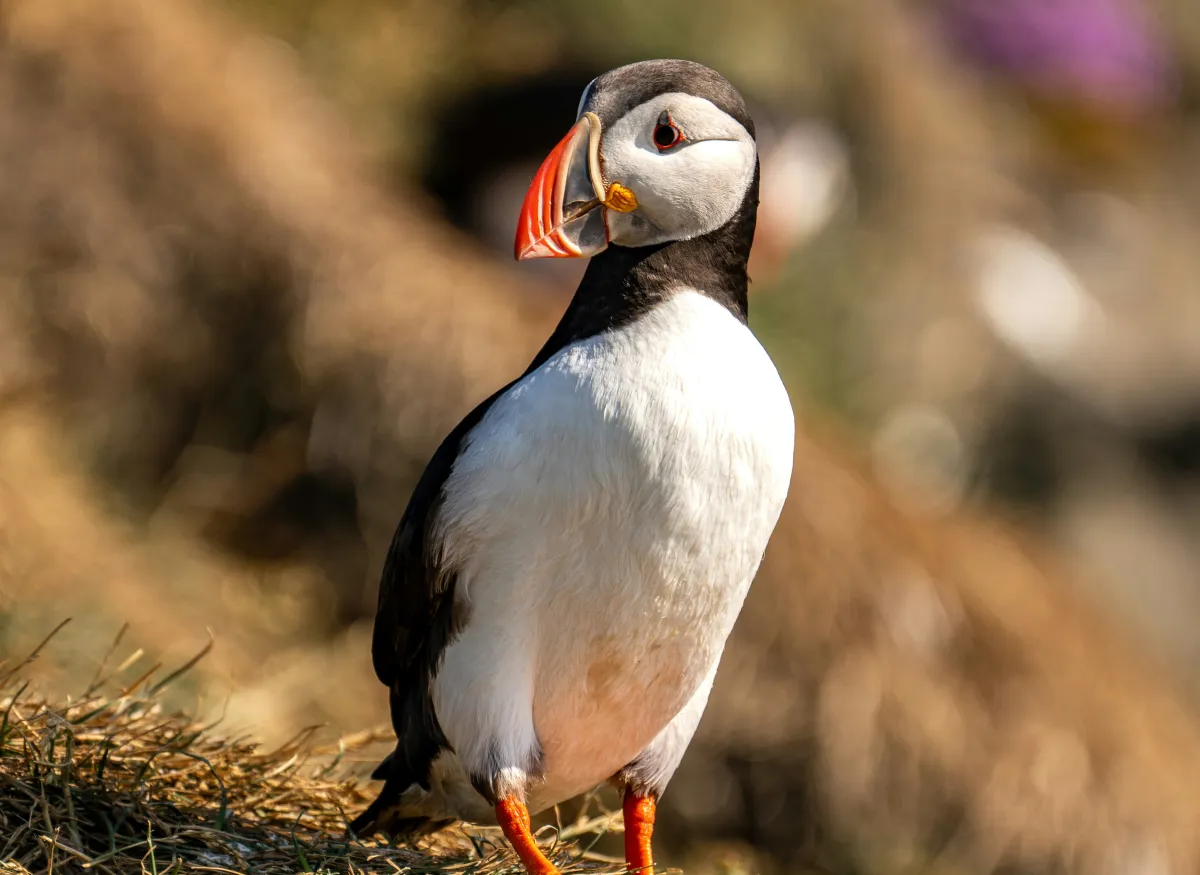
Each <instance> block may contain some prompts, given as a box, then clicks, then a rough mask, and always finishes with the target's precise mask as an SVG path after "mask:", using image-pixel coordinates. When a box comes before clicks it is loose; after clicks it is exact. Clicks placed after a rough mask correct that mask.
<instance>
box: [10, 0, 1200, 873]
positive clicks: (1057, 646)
mask: <svg viewBox="0 0 1200 875" xmlns="http://www.w3.org/2000/svg"><path fill="white" fill-rule="evenodd" d="M650 56H684V57H690V58H694V59H696V60H700V61H703V62H706V63H708V64H710V65H712V66H714V67H717V68H718V69H720V70H722V71H723V72H724V73H726V74H727V75H728V76H729V77H730V78H731V79H732V80H733V81H734V82H735V83H736V84H737V85H738V86H739V87H740V88H741V89H742V90H743V92H744V93H745V95H746V96H747V98H748V99H749V101H750V102H751V104H752V108H753V111H754V114H755V117H756V119H757V121H758V127H759V135H760V137H759V139H760V146H761V151H762V161H763V194H762V200H763V203H762V206H761V217H760V227H759V233H758V238H757V243H756V248H755V253H754V258H753V261H752V276H753V277H754V279H755V284H754V288H753V300H752V322H753V325H754V327H755V329H756V330H757V331H758V333H759V334H760V336H762V337H763V338H764V341H765V342H766V344H767V345H768V347H769V348H770V351H771V353H772V355H773V357H774V358H775V360H776V361H777V362H778V363H779V364H780V367H781V369H782V370H783V371H784V373H785V377H786V379H787V381H788V383H789V386H790V387H791V389H792V393H793V397H794V400H795V403H796V407H797V410H798V413H799V416H800V420H801V423H802V424H803V425H804V432H803V434H802V437H801V439H800V442H799V444H798V446H797V470H796V476H795V480H794V483H793V489H792V498H791V500H790V502H789V507H788V509H787V511H786V512H785V515H784V518H783V520H782V521H781V524H780V530H779V532H778V534H777V537H776V538H775V541H774V543H773V546H772V548H771V550H770V551H769V553H768V557H767V561H766V563H765V565H764V569H763V573H762V575H761V576H760V579H759V581H758V582H757V584H756V587H755V590H754V592H753V593H752V595H751V598H750V600H749V602H748V604H747V608H746V614H745V616H744V617H743V620H742V622H741V623H740V624H739V627H738V630H737V632H736V633H735V636H734V639H733V640H732V641H731V644H730V649H729V653H728V654H727V658H726V664H725V667H724V668H723V671H722V675H721V677H720V678H719V680H718V685H717V689H716V691H715V693H714V697H713V704H712V708H711V709H710V713H709V715H708V717H707V718H706V721H705V724H704V726H703V728H702V730H701V733H700V735H699V737H698V739H697V742H696V744H695V747H694V749H693V751H692V752H691V753H690V754H689V757H688V760H687V761H686V762H685V765H684V767H683V769H682V770H681V773H680V775H679V777H678V779H677V782H676V785H675V786H674V787H673V788H672V792H671V793H669V794H668V797H667V799H666V800H665V806H664V812H663V818H662V825H661V831H662V834H663V847H664V853H665V854H666V855H667V859H669V860H670V861H671V862H677V861H678V862H684V863H686V864H687V865H688V866H689V868H693V869H703V868H705V867H710V866H717V865H719V864H720V861H721V860H727V861H732V862H729V865H731V866H737V867H742V866H746V867H751V868H763V867H766V868H768V869H770V868H778V869H780V870H784V871H791V870H795V869H797V868H799V867H801V866H804V865H808V864H810V863H812V862H814V861H819V862H823V863H825V864H827V865H832V866H834V867H836V868H838V869H839V870H851V869H853V870H857V871H879V872H892V871H897V870H898V869H900V868H905V867H908V866H910V865H917V864H918V863H930V861H933V863H934V864H936V865H939V866H943V865H944V866H949V867H951V868H955V869H966V870H968V871H973V870H976V869H978V870H980V871H991V870H994V869H1002V868H1010V869H1011V868H1016V869H1021V870H1038V871H1042V870H1049V869H1055V871H1063V870H1069V871H1079V872H1084V871H1087V872H1091V871H1099V870H1101V869H1104V870H1105V871H1107V869H1108V868H1111V867H1113V866H1116V867H1118V868H1120V867H1121V866H1126V867H1128V866H1145V867H1148V868H1155V867H1157V868H1159V869H1165V870H1166V871H1177V870H1178V871H1184V870H1189V868H1190V867H1192V866H1194V862H1195V860H1196V859H1198V858H1200V848H1198V847H1197V843H1196V837H1195V836H1194V832H1195V831H1194V824H1195V822H1196V819H1197V814H1198V813H1200V796H1198V795H1197V792H1196V789H1195V788H1196V787H1197V786H1200V781H1198V780H1197V778H1200V774H1197V772H1198V771H1200V729H1198V728H1197V725H1196V719H1197V718H1196V716H1195V714H1194V696H1195V691H1196V689H1197V684H1198V683H1200V671H1197V667H1198V666H1200V650H1198V649H1197V647H1198V645H1197V639H1196V636H1195V635H1194V634H1193V629H1194V627H1195V625H1196V622H1197V620H1198V619H1200V328H1198V326H1200V294H1197V293H1198V292H1200V282H1198V281H1197V277H1200V249H1197V247H1196V246H1195V245H1194V240H1195V239H1196V235H1197V232H1200V171H1198V170H1197V165H1196V162H1195V160H1194V157H1193V156H1194V155H1195V153H1196V148H1197V146H1198V145H1200V117H1198V113H1200V100H1198V95H1200V87H1198V85H1200V11H1197V9H1196V8H1195V7H1194V4H1192V3H1190V2H1185V0H1162V2H1159V3H1153V2H1149V0H1147V2H1138V0H1041V2H1034V0H1011V2H1008V3H1005V4H1001V3H996V2H995V0H923V2H915V0H914V2H908V3H903V2H899V0H862V2H856V3H846V2H841V0H839V2H834V0H814V2H810V3H784V2H775V0H756V2H743V3H739V4H720V3H696V2H690V3H682V2H674V0H671V2H662V3H653V4H651V3H634V2H624V0H622V2H617V3H604V4H601V3H582V2H577V0H569V2H550V0H525V2H513V3H494V2H493V3H483V2H468V0H460V2H453V0H451V2H425V0H411V2H390V0H387V2H385V0H336V2H335V0H290V2H286V3H285V2H269V0H208V2H202V0H190V2H189V0H9V2H8V3H6V4H3V5H0V117H3V118H4V119H5V122H4V123H0V156H2V160H0V202H2V203H4V205H5V208H4V210H3V211H0V610H2V613H0V621H2V622H0V652H3V653H4V654H22V653H25V652H27V651H28V650H29V649H30V648H31V647H32V646H33V644H34V643H36V641H38V640H40V639H41V637H42V636H43V635H44V634H45V633H46V631H48V629H50V628H52V627H53V626H54V625H56V624H57V623H58V621H59V620H60V619H62V617H63V616H65V615H66V614H74V615H75V617H76V620H75V622H74V623H73V624H72V626H71V627H70V628H71V630H72V631H71V633H70V634H69V635H67V634H64V635H63V636H60V637H59V638H58V639H57V640H56V641H55V643H54V646H53V647H50V648H47V650H46V652H45V653H44V654H43V656H42V658H41V659H40V660H39V662H38V663H37V665H36V666H34V667H33V668H34V669H35V671H36V675H37V680H38V683H39V684H40V685H42V686H43V687H44V688H46V689H48V690H50V691H52V692H53V691H64V692H65V691H73V690H78V689H79V688H80V683H79V680H80V678H81V677H90V676H91V674H92V672H93V671H94V662H95V660H97V659H98V658H99V657H100V655H101V654H102V653H103V651H104V649H105V647H106V645H107V643H108V642H109V641H110V640H111V639H112V637H113V635H114V634H115V633H116V631H117V629H118V628H120V627H121V625H122V624H123V623H125V622H129V623H130V624H131V628H130V632H129V638H128V640H130V641H133V642H135V643H136V645H137V646H139V647H142V648H144V649H145V651H146V655H145V659H146V660H148V661H161V660H164V659H170V658H181V657H184V658H185V657H186V655H187V654H188V653H190V652H193V651H194V650H196V649H198V648H199V647H200V646H201V645H202V644H203V643H204V642H205V641H207V640H208V632H207V631H206V627H207V628H210V629H211V631H212V635H213V638H214V639H215V642H216V643H215V646H214V648H213V652H212V654H211V655H210V657H209V658H208V659H207V660H206V661H205V662H204V663H203V664H202V665H201V666H198V667H197V669H196V671H195V672H193V673H192V674H189V675H188V676H187V678H186V679H185V680H184V682H182V686H180V687H178V688H176V695H179V696H181V697H184V698H186V700H187V701H186V704H187V705H189V706H190V707H193V708H194V709H196V710H198V711H199V712H201V716H202V717H203V718H208V717H214V718H215V717H217V716H223V718H224V720H225V723H226V725H227V726H229V727H230V728H231V731H235V730H236V731H247V732H251V733H253V734H254V735H255V736H257V737H260V738H265V739H268V740H275V741H282V740H284V739H286V738H287V737H289V736H290V735H291V734H292V733H293V732H294V731H296V730H297V729H298V728H300V727H303V726H306V725H310V724H314V723H326V724H328V725H329V727H330V728H329V729H327V730H325V732H326V735H328V736H332V735H334V734H335V733H338V732H354V731H358V730H361V729H363V728H364V727H369V726H375V725H378V724H379V723H381V722H382V721H384V720H386V708H385V702H384V700H383V696H382V695H380V694H381V692H382V690H381V688H378V687H377V685H376V684H375V683H374V680H373V676H372V674H371V669H370V664H369V659H368V655H367V642H368V631H369V624H370V619H371V610H372V606H373V593H374V584H375V580H376V578H377V575H378V571H379V567H380V565H381V563H382V557H383V551H384V550H385V549H386V545H387V541H388V538H389V537H390V535H391V530H392V527H393V526H394V525H395V522H396V520H397V519H398V517H399V515H400V513H401V511H402V509H403V506H404V503H405V501H406V499H407V492H408V489H409V488H410V487H411V485H412V482H413V479H414V477H415V476H416V475H417V473H419V471H420V470H421V467H422V466H423V464H424V461H425V459H426V457H427V456H428V454H429V452H430V451H431V450H432V449H433V447H434V446H436V443H437V441H438V440H439V439H440V438H441V436H442V435H443V434H444V433H445V431H447V430H448V429H449V428H450V427H451V426H452V425H453V424H454V422H455V421H457V419H458V417H459V416H461V414H462V413H463V412H465V410H466V409H468V408H469V407H470V406H471V405H472V404H473V403H474V402H475V401H476V400H478V399H479V398H481V397H484V396H485V395H486V394H487V393H488V392H489V391H490V390H491V389H493V388H495V387H496V386H498V385H500V384H501V383H503V382H504V381H505V380H506V379H507V378H508V377H509V376H510V375H511V374H513V373H515V372H517V371H519V369H520V368H521V367H523V366H524V364H525V362H526V361H527V360H528V357H529V356H530V355H531V353H532V351H533V350H534V349H536V347H537V346H538V345H539V343H540V341H541V339H542V338H544V337H545V335H546V334H547V333H548V331H549V330H550V328H551V326H552V325H553V322H554V319H555V318H556V315H557V313H558V312H559V311H560V310H561V308H562V306H564V305H565V301H566V299H567V296H568V295H569V294H570V292H571V291H572V289H573V283H574V279H575V278H576V277H577V276H578V269H579V265H571V264H568V265H542V264H533V265H521V266H520V267H517V266H514V265H512V264H511V255H510V254H509V249H510V245H511V233H512V228H513V226H514V225H515V211H516V206H517V204H518V203H519V198H520V196H521V194H522V192H523V185H524V184H525V182H526V181H527V180H528V178H529V175H530V173H531V172H532V169H533V167H532V165H533V164H535V163H536V162H537V161H538V160H540V158H541V157H542V155H543V154H544V152H545V150H546V149H547V148H549V147H550V146H551V145H552V144H553V142H555V141H556V139H557V137H558V136H560V135H561V133H562V131H563V130H565V129H566V127H567V126H568V125H569V123H570V121H571V117H572V114H573V112H574V109H575V104H576V101H577V99H578V95H579V92H580V91H581V89H582V87H583V86H584V85H585V84H586V83H587V81H588V80H589V79H590V78H591V77H592V76H594V75H596V74H597V73H599V72H602V71H603V70H605V69H608V68H610V67H612V66H615V65H617V64H620V63H624V62H627V61H631V60H636V59H639V58H644V57H650ZM831 422H838V423H840V424H839V425H838V426H837V427H836V428H835V427H833V426H831V425H830V423H831ZM998 520H1004V521H1005V522H998ZM1051 556H1053V557H1054V558H1050V557H1051ZM1093 608H1098V610H1095V611H1093ZM1105 612H1107V613H1109V614H1112V615H1115V616H1116V617H1117V618H1119V620H1120V621H1121V622H1114V623H1109V622H1107V621H1106V620H1105V619H1103V614H1104V613H1105ZM1126 639H1130V640H1129V641H1127V640H1126ZM1130 641H1131V642H1132V643H1130ZM1139 650H1140V651H1146V654H1148V655H1145V654H1140V653H1139ZM376 753H378V751H377V750H364V751H362V752H361V753H359V754H357V756H360V757H361V763H359V765H360V766H361V767H362V768H364V769H365V767H366V766H367V765H368V764H369V762H370V761H371V759H372V758H373V757H374V756H375V754H376ZM352 759H353V758H352ZM352 765H353V764H352ZM31 859H32V858H31ZM1114 860H1118V861H1124V862H1117V863H1114V862H1113V861H1114ZM747 861H749V862H747Z"/></svg>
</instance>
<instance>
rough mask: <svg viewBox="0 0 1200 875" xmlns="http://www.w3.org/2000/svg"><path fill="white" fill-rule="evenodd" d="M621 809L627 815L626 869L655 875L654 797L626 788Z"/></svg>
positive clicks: (641, 873) (643, 874) (645, 874)
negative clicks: (651, 848)
mask: <svg viewBox="0 0 1200 875" xmlns="http://www.w3.org/2000/svg"><path fill="white" fill-rule="evenodd" d="M621 808H622V810H623V812H624V814H625V868H627V869H629V870H630V871H637V872H639V873H640V875H654V856H653V854H652V853H651V851H650V837H651V835H652V834H653V833H654V812H655V808H656V804H655V800H654V797H653V796H640V795H638V794H637V793H634V792H633V791H632V790H630V789H629V788H628V787H626V788H625V802H624V804H623V805H622V806H621Z"/></svg>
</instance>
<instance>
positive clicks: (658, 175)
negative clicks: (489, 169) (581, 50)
mask: <svg viewBox="0 0 1200 875" xmlns="http://www.w3.org/2000/svg"><path fill="white" fill-rule="evenodd" d="M757 163H758V157H757V151H756V148H755V144H754V123H753V122H752V121H751V120H750V117H749V115H748V114H747V112H746V106H745V103H744V102H743V101H742V97H741V95H740V94H738V92H737V90H736V89H735V88H734V87H733V86H732V85H730V84H729V82H728V81H726V80H725V78H724V77H723V76H721V75H720V74H719V73H717V72H715V71H713V70H710V69H709V68H708V67H705V66H703V65H702V64H697V63H694V62H692V61H673V60H661V61H642V62H640V63H637V64H630V65H628V66H626V67H618V68H617V69H615V70H611V71H609V72H608V73H605V74H604V75H603V76H600V77H598V78H596V79H594V80H593V81H592V83H591V84H590V85H588V87H587V88H585V89H584V92H583V97H582V98H581V99H580V101H579V110H578V115H577V120H576V122H575V125H574V126H573V127H572V128H571V130H570V131H569V132H568V133H567V135H566V137H564V138H563V140H562V142H560V143H559V144H558V145H557V146H556V147H555V148H554V151H552V152H551V153H550V155H549V157H547V158H546V160H545V161H544V162H543V163H542V166H541V168H540V169H539V170H538V172H537V174H536V175H535V176H534V178H533V183H532V184H531V185H530V187H529V191H528V193H526V195H525V203H524V204H523V205H522V207H521V217H520V220H519V221H518V222H517V240H516V247H515V249H516V257H517V259H518V260H524V259H527V258H578V257H581V256H589V255H595V254H596V253H598V252H602V251H603V250H604V249H606V248H607V247H608V246H609V245H610V244H612V245H615V246H626V247H636V246H650V245H653V244H661V243H667V242H670V241H672V240H688V239H691V238H693V237H699V236H701V235H704V234H708V233H709V232H711V231H715V230H716V229H718V228H720V227H721V226H723V225H724V224H726V223H727V222H729V221H730V220H731V219H732V218H733V217H734V216H735V215H736V214H737V213H738V211H739V209H740V208H741V206H742V203H743V201H745V199H746V197H747V196H749V194H750V192H751V189H752V187H753V184H754V179H755V170H756V167H757Z"/></svg>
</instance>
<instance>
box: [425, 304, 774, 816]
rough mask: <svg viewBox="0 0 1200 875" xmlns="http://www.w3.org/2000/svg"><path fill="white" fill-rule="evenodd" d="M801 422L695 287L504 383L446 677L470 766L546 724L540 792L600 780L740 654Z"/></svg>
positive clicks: (469, 460) (450, 491) (477, 489)
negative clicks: (742, 627)
mask: <svg viewBox="0 0 1200 875" xmlns="http://www.w3.org/2000/svg"><path fill="white" fill-rule="evenodd" d="M793 439H794V423H793V417H792V409H791V405H790V403H789V401H788V396H787V393H786V391H785V390H784V387H783V384H782V382H781V381H780V379H779V375H778V373H777V371H776V369H775V367H774V365H773V364H772V363H771V360H770V359H769V358H768V356H767V354H766V352H765V351H764V350H763V348H762V347H761V346H760V345H759V343H758V341H757V340H756V339H755V338H754V336H753V335H752V334H751V333H750V331H749V330H748V329H747V328H746V327H745V326H744V325H743V324H742V323H740V322H739V321H738V320H736V319H735V318H734V317H733V316H732V315H731V314H730V313H729V312H728V311H727V310H726V309H725V308H723V307H722V306H720V305H719V304H717V303H715V302H714V301H712V300H711V299H709V298H707V297H705V296H704V295H701V294H698V293H696V292H691V291H686V292H681V293H678V294H676V295H674V296H672V297H671V298H669V299H668V300H667V301H665V302H663V303H661V304H659V305H657V306H655V307H654V308H653V309H652V310H650V311H649V312H648V313H646V314H645V315H644V316H642V317H640V318H639V319H638V320H637V321H635V322H633V323H631V324H630V325H627V326H625V327H623V328H621V329H618V330H615V331H611V332H606V333H605V334H602V335H599V336H597V337H593V338H589V339H587V340H584V341H580V342H578V343H575V344H572V345H571V346H569V347H567V348H566V349H564V350H562V351H561V352H559V353H558V354H556V355H555V356H554V357H552V358H551V359H550V360H549V361H548V362H546V364H545V365H543V366H542V367H541V368H539V369H538V370H536V371H535V372H533V373H532V374H530V375H529V376H527V377H526V378H524V379H523V380H522V381H521V382H520V383H518V384H517V385H516V386H515V387H514V388H513V389H512V390H511V391H509V392H508V393H506V394H505V395H504V396H503V397H502V398H500V399H499V400H498V401H497V402H496V404H495V405H494V406H493V408H492V409H491V410H490V411H489V412H488V414H487V415H486V416H485V417H484V419H483V421H482V422H481V423H480V425H479V426H478V427H477V428H476V429H475V431H474V432H473V433H472V436H471V438H470V441H469V444H468V446H467V447H466V448H465V450H464V452H463V454H462V455H461V456H460V458H459V460H458V462H457V463H456V465H455V468H454V471H453V474H452V475H451V477H450V479H449V480H448V482H447V484H446V500H445V502H444V505H443V509H442V513H441V516H440V517H439V530H440V531H441V532H442V536H443V549H444V551H445V552H444V556H445V560H446V561H447V562H448V563H449V564H451V565H453V566H454V567H456V568H457V569H458V573H459V589H458V596H459V598H461V599H463V600H464V602H465V603H466V605H467V606H469V611H470V613H469V617H470V619H469V621H468V622H467V624H466V627H465V629H464V631H463V633H462V635H461V636H460V638H459V639H458V640H457V641H456V642H455V643H454V644H453V645H452V646H451V647H450V648H448V650H447V653H446V657H445V661H444V663H443V666H442V669H441V671H440V673H439V675H438V677H437V680H436V683H435V687H434V697H435V706H436V708H437V713H438V717H439V720H440V722H441V724H442V727H443V729H444V730H445V732H446V735H447V738H448V739H449V740H450V742H451V744H452V745H453V746H454V748H455V750H456V751H457V754H458V756H459V758H460V759H461V760H462V761H463V763H464V764H466V765H467V766H468V767H469V768H470V767H471V766H472V763H479V762H482V761H484V760H485V759H486V758H487V757H488V756H489V752H490V755H491V756H493V757H495V756H496V750H497V745H499V749H500V756H501V758H502V759H503V758H504V757H506V756H511V757H518V756H519V753H520V752H519V750H518V748H519V744H518V742H517V741H515V740H514V741H513V742H512V750H511V751H510V750H508V748H509V746H510V745H509V739H520V738H521V737H524V736H528V735H529V733H530V732H531V731H532V732H534V733H536V742H537V743H540V746H541V748H542V751H543V753H544V756H545V767H546V781H545V784H544V785H543V786H541V787H540V788H533V789H532V792H531V802H532V803H533V804H532V805H531V807H534V808H540V807H544V806H545V805H549V804H553V803H555V802H558V801H561V800H562V799H565V798H568V797H570V796H572V795H574V794H576V793H579V792H583V791H585V790H587V789H590V788H591V787H592V786H594V785H595V784H597V783H599V782H601V781H603V780H605V779H607V778H608V777H609V776H611V775H612V774H614V773H615V772H616V771H618V770H619V769H620V768H622V767H623V766H624V765H626V764H627V763H628V762H629V761H630V760H631V759H633V758H634V757H635V756H636V755H637V754H638V753H639V752H640V751H641V750H642V749H643V748H644V747H645V746H646V745H647V744H648V743H649V741H650V740H651V739H652V738H653V737H654V736H655V735H656V734H657V733H658V732H659V731H660V730H661V729H662V728H663V727H664V726H666V724H667V723H668V722H670V720H671V719H672V718H673V717H674V716H675V715H676V714H677V713H678V712H679V711H680V709H681V708H682V707H683V706H684V704H685V703H686V702H687V700H688V699H689V697H690V696H691V694H692V693H693V692H694V691H695V690H696V688H697V686H698V685H699V684H700V683H701V681H702V680H703V679H704V678H705V676H706V675H707V674H708V672H709V670H710V669H711V667H712V666H713V665H714V664H715V661H716V660H718V659H719V658H720V654H721V651H722V649H723V647H724V643H725V639H726V637H727V636H728V634H729V631H730V629H731V627H732V625H733V622H734V620H735V618H736V616H737V614H738V612H739V610H740V609H741V605H742V601H743V599H744V598H745V595H746V591H747V589H748V588H749V585H750V581H751V579H752V578H753V576H754V573H755V571H756V570H757V568H758V564H759V562H760V560H761V558H762V554H763V551H764V549H765V548H766V544H767V539H768V538H769V536H770V534H771V531H772V529H773V528H774V527H775V523H776V521H777V520H778V517H779V513H780V510H781V508H782V506H783V501H784V498H785V497H786V494H787V487H788V482H789V480H790V476H791V465H792V448H793Z"/></svg>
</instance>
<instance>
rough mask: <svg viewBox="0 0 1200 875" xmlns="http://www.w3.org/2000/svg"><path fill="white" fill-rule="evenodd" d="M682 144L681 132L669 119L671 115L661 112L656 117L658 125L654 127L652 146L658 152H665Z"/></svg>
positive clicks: (664, 111)
mask: <svg viewBox="0 0 1200 875" xmlns="http://www.w3.org/2000/svg"><path fill="white" fill-rule="evenodd" d="M681 142H683V132H682V131H681V130H679V128H677V127H676V126H675V122H674V121H673V120H672V119H671V114H670V113H669V112H667V111H666V110H663V111H662V113H661V114H660V115H659V117H658V124H656V125H655V126H654V145H655V147H657V149H658V151H660V152H665V151H667V149H670V148H671V147H672V146H677V145H679V144H680V143H681Z"/></svg>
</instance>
